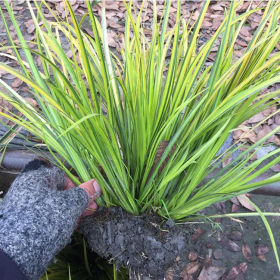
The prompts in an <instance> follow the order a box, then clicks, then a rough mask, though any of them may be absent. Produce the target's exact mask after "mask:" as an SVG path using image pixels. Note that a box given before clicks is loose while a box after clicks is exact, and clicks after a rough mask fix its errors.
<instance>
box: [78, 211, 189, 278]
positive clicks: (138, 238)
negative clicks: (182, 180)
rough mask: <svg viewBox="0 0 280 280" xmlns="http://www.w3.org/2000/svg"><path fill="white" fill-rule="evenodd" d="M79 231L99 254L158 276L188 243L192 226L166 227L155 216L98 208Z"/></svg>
mask: <svg viewBox="0 0 280 280" xmlns="http://www.w3.org/2000/svg"><path fill="white" fill-rule="evenodd" d="M79 230H80V231H81V233H82V234H83V235H84V237H85V239H86V240H87V243H88V245H89V247H90V248H91V249H92V250H93V251H95V252H96V253H97V254H99V255H100V256H101V257H104V258H106V259H109V260H110V261H112V262H115V263H116V264H117V265H118V266H127V267H130V268H131V269H132V271H133V272H135V273H139V274H143V275H144V276H150V277H153V278H155V279H159V278H161V277H163V276H164V274H165V272H166V270H167V269H168V268H169V267H170V266H171V265H172V264H173V263H174V261H175V259H176V257H177V256H178V255H180V252H181V251H182V250H183V249H184V248H187V247H188V246H189V240H190V236H191V235H192V234H193V232H194V230H193V227H192V226H189V227H186V226H184V230H183V229H182V228H180V227H179V226H177V225H172V226H170V223H166V222H165V221H163V220H162V218H160V217H159V216H157V215H155V214H149V213H146V214H145V215H142V216H133V215H131V214H129V213H127V212H125V211H124V210H122V209H121V208H110V209H105V208H100V209H99V210H98V211H97V212H96V213H95V215H93V216H89V217H86V218H84V219H83V220H82V221H81V223H80V227H79Z"/></svg>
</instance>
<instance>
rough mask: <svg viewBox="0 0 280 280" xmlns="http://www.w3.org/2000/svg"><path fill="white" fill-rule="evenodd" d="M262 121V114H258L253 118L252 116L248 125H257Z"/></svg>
mask: <svg viewBox="0 0 280 280" xmlns="http://www.w3.org/2000/svg"><path fill="white" fill-rule="evenodd" d="M263 119H264V115H263V114H262V113H258V114H256V115H255V116H253V117H252V118H250V119H249V120H248V123H257V122H260V121H262V120H263Z"/></svg>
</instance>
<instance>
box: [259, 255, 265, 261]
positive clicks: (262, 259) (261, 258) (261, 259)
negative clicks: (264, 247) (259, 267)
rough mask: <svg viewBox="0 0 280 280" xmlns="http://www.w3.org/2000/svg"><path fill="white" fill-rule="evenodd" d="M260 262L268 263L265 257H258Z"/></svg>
mask: <svg viewBox="0 0 280 280" xmlns="http://www.w3.org/2000/svg"><path fill="white" fill-rule="evenodd" d="M257 258H258V260H260V261H262V262H266V258H265V255H257Z"/></svg>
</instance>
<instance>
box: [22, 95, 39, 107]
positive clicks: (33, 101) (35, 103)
mask: <svg viewBox="0 0 280 280" xmlns="http://www.w3.org/2000/svg"><path fill="white" fill-rule="evenodd" d="M24 99H25V101H27V102H28V103H29V104H30V105H32V106H34V107H36V106H38V103H37V101H36V100H35V99H33V98H31V97H25V98H24Z"/></svg>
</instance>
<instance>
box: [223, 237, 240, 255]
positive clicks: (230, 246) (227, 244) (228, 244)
mask: <svg viewBox="0 0 280 280" xmlns="http://www.w3.org/2000/svg"><path fill="white" fill-rule="evenodd" d="M221 245H222V246H223V248H225V249H227V250H229V251H231V252H238V251H241V248H240V247H239V245H238V244H236V243H235V242H233V241H231V240H229V239H227V238H223V239H222V240H221Z"/></svg>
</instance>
